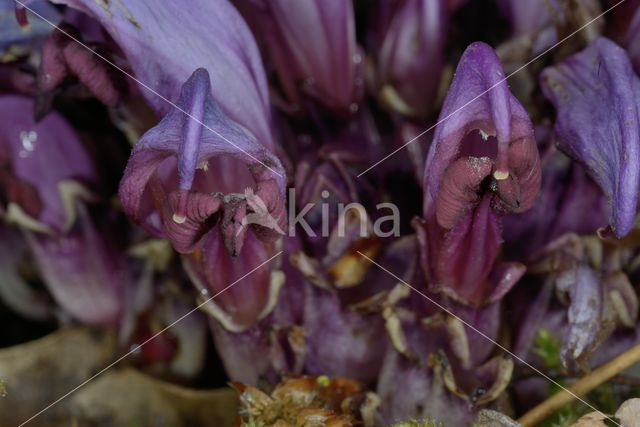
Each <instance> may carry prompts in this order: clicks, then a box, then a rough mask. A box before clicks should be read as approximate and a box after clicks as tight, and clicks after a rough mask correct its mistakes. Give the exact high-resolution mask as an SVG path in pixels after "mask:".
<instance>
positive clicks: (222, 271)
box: [183, 233, 281, 332]
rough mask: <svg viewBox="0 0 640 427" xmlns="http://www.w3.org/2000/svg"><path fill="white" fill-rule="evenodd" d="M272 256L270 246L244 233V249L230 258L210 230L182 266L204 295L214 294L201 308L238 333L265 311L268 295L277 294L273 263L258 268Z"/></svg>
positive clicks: (260, 316)
mask: <svg viewBox="0 0 640 427" xmlns="http://www.w3.org/2000/svg"><path fill="white" fill-rule="evenodd" d="M273 255H274V252H273V248H271V247H269V246H268V245H265V244H263V243H261V242H260V241H258V240H257V239H256V238H255V237H254V236H253V234H248V235H247V237H246V241H245V242H244V250H243V251H242V253H240V254H239V255H238V256H235V257H234V256H232V255H231V254H229V252H228V251H227V250H226V248H225V246H224V241H223V239H222V238H221V236H220V235H219V234H217V233H210V234H208V235H207V236H206V237H205V238H204V240H203V241H202V244H201V246H200V249H199V250H197V251H196V252H194V253H191V254H189V255H185V256H184V257H183V265H184V266H185V269H186V270H187V272H188V273H189V277H190V278H191V280H192V281H193V283H194V284H195V285H196V287H198V288H199V289H200V291H201V292H202V294H203V296H204V297H205V298H210V297H213V296H214V295H217V296H216V297H215V298H214V299H213V300H211V301H210V302H208V303H207V305H206V306H205V307H204V309H205V310H206V311H208V312H209V313H210V314H212V315H213V316H214V317H215V318H216V319H217V320H218V321H219V322H221V323H222V325H223V326H224V327H225V328H226V329H227V330H229V331H232V332H241V331H245V330H246V329H248V328H249V327H250V326H253V325H254V324H255V323H256V322H257V321H258V320H260V319H261V318H263V317H265V316H266V315H267V314H269V311H270V309H271V308H272V307H270V303H271V302H272V301H271V300H270V298H272V297H277V292H278V289H279V288H278V286H279V285H281V283H278V281H277V280H275V279H276V277H274V276H272V271H273V269H274V265H264V266H262V267H259V266H260V265H261V264H262V263H265V262H266V261H267V260H268V259H269V257H271V256H273ZM253 269H255V271H254V272H253V273H252V274H251V276H250V277H247V278H246V279H241V278H242V277H243V276H244V275H246V274H247V273H248V272H249V271H252V270H253ZM231 285H233V286H231ZM227 288H228V289H227ZM223 290H224V292H223Z"/></svg>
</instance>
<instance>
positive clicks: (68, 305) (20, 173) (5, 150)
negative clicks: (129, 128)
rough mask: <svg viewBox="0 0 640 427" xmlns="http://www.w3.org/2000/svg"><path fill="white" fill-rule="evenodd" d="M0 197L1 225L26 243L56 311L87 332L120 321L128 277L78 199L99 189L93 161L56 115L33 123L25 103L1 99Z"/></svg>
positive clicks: (28, 103)
mask: <svg viewBox="0 0 640 427" xmlns="http://www.w3.org/2000/svg"><path fill="white" fill-rule="evenodd" d="M0 109H2V111H3V112H4V114H5V115H4V118H5V120H3V121H2V122H0V162H1V165H2V166H1V168H0V169H1V171H0V190H1V193H2V197H3V199H4V200H3V201H4V204H5V211H4V219H5V220H6V221H8V222H10V223H14V224H16V225H18V226H19V227H20V228H21V229H22V230H23V231H24V232H25V235H26V237H27V242H28V244H29V247H30V249H31V251H32V252H33V254H34V261H35V264H36V266H37V267H38V269H39V271H40V274H41V275H42V278H43V280H44V282H45V283H46V284H47V286H48V287H49V289H50V291H51V293H52V295H53V297H54V298H55V300H56V301H57V303H58V304H59V305H60V306H61V307H63V308H64V309H65V310H66V311H67V312H68V313H69V314H71V315H72V316H73V317H74V318H76V319H79V320H81V321H83V322H86V323H90V324H110V325H114V324H116V323H117V322H118V321H119V320H120V315H121V311H122V309H123V305H124V301H123V297H124V290H125V289H126V287H127V285H128V284H129V283H130V282H129V279H130V277H129V275H128V274H129V272H128V270H127V266H126V265H125V262H124V260H123V257H122V255H121V254H120V253H118V252H117V251H116V250H115V249H114V248H113V247H111V246H110V245H109V244H108V243H107V241H106V239H105V238H104V236H103V235H102V234H101V232H100V231H99V230H98V228H97V226H96V225H95V224H94V222H93V219H92V218H91V217H90V216H89V214H88V211H87V208H86V206H84V203H83V199H84V200H88V199H90V198H92V197H93V196H92V194H91V193H90V192H89V190H88V186H89V185H91V184H93V185H95V183H96V176H95V171H94V168H93V165H92V161H91V158H90V157H89V156H88V154H87V152H86V150H85V148H84V147H83V146H82V144H81V142H80V140H79V139H78V137H77V136H76V135H75V133H74V132H73V130H72V129H71V127H70V126H69V125H68V124H67V123H66V122H65V121H64V120H63V119H62V117H61V116H59V115H58V114H57V113H51V114H49V115H48V116H47V117H45V118H44V119H43V120H41V121H40V122H38V123H35V122H34V120H33V117H32V112H33V102H32V101H31V100H30V99H28V98H23V97H18V96H4V97H1V98H0Z"/></svg>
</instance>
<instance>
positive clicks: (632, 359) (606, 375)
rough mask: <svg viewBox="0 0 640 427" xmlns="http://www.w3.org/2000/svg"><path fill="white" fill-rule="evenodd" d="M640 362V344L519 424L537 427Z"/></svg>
mask: <svg viewBox="0 0 640 427" xmlns="http://www.w3.org/2000/svg"><path fill="white" fill-rule="evenodd" d="M638 361H640V344H638V345H636V346H634V347H631V348H630V349H629V350H627V351H625V352H623V353H621V354H620V355H618V356H616V357H614V358H613V359H611V360H610V361H608V362H607V363H604V364H602V365H600V366H599V367H597V368H596V369H594V370H593V371H592V372H591V373H589V374H587V375H586V376H584V377H582V378H581V379H579V380H578V381H576V382H575V383H573V384H572V385H571V386H570V387H568V388H567V389H563V390H560V391H558V392H557V393H556V394H554V395H553V396H550V397H549V398H548V399H546V400H545V401H544V402H542V403H540V404H539V405H538V406H536V407H535V408H533V409H531V410H530V411H529V412H527V413H526V414H524V415H523V416H522V417H520V419H519V420H518V422H519V423H520V424H522V425H523V426H524V427H533V426H535V425H537V424H538V423H540V422H542V421H544V420H545V419H546V418H547V417H549V416H550V415H551V414H553V413H554V412H556V411H557V410H558V409H560V408H562V407H563V406H564V405H566V404H567V403H570V402H571V401H572V400H574V399H575V398H576V396H578V397H582V396H584V395H585V394H587V393H589V392H590V391H591V390H593V389H594V388H596V387H598V386H599V385H600V384H602V383H603V382H605V381H608V380H610V379H611V378H613V377H614V376H616V375H617V374H618V373H620V372H621V371H624V370H625V369H627V368H628V367H629V366H631V365H633V364H634V363H636V362H638ZM572 393H573V394H572Z"/></svg>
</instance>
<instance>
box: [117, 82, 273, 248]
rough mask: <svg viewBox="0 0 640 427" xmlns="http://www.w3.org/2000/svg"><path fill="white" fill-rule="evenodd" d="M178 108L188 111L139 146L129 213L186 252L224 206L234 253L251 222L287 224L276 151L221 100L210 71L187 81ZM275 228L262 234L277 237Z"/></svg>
mask: <svg viewBox="0 0 640 427" xmlns="http://www.w3.org/2000/svg"><path fill="white" fill-rule="evenodd" d="M178 106H179V107H180V108H181V109H182V111H181V110H178V109H174V110H171V111H170V112H169V113H168V114H167V115H166V116H165V117H164V118H163V119H162V121H161V122H160V123H159V124H158V125H157V126H155V127H154V128H152V129H150V130H149V131H148V132H147V133H145V134H144V135H143V136H142V138H141V139H140V141H138V143H137V144H136V146H135V147H134V150H133V153H132V155H131V158H130V159H129V163H128V165H127V168H126V170H125V173H124V176H123V178H122V181H121V183H120V191H119V194H120V198H121V200H122V204H123V207H124V210H125V212H126V213H127V214H128V215H130V216H131V217H133V219H134V220H135V221H137V222H139V223H140V224H141V225H143V226H144V227H145V228H146V229H147V230H148V231H150V232H152V233H154V234H156V235H159V236H166V237H168V238H169V239H170V240H171V241H172V243H173V244H174V247H175V248H176V249H177V250H179V251H181V252H188V251H191V250H193V249H194V247H195V244H197V241H198V240H199V239H200V237H202V236H203V235H204V233H206V231H207V230H208V229H207V227H208V228H211V226H213V225H214V223H213V222H211V221H209V222H207V220H208V218H209V217H210V216H211V215H212V214H213V213H214V212H216V211H217V210H221V211H223V217H224V221H222V223H221V229H222V230H221V231H222V233H223V234H225V235H226V236H227V237H226V239H227V242H228V247H229V250H230V252H231V253H234V254H237V253H238V252H239V251H240V248H241V246H242V239H241V235H242V234H243V233H244V232H246V230H244V228H246V226H247V225H251V224H253V223H259V224H265V225H266V224H267V223H266V221H267V219H273V221H274V224H268V225H271V226H272V228H273V227H275V226H276V225H277V226H278V227H279V228H280V229H283V228H284V224H285V222H286V212H285V209H284V187H285V177H284V170H283V168H282V166H281V164H280V162H279V160H278V158H277V157H276V156H274V155H273V154H271V153H270V151H269V150H268V149H267V148H265V146H264V145H262V144H261V143H259V142H258V141H256V139H255V137H254V136H253V135H252V134H250V133H249V132H248V131H247V130H246V129H244V128H242V127H241V126H239V125H238V124H236V123H235V122H233V121H232V120H230V119H229V118H228V117H227V116H226V115H224V113H223V112H222V110H220V108H218V106H217V104H215V103H214V101H213V98H212V96H211V91H210V83H209V76H208V73H207V72H206V70H204V69H198V70H196V71H194V73H193V75H192V76H191V77H190V78H189V80H187V82H185V84H184V85H183V88H182V92H181V94H180V99H179V100H178ZM185 112H188V113H189V114H190V115H191V116H192V117H190V116H187V115H186V114H185ZM194 118H195V119H194ZM195 120H198V121H201V122H202V123H204V124H205V125H206V126H207V128H204V129H203V126H202V125H201V124H200V123H198V122H197V121H195ZM252 187H255V191H253V190H251V188H252ZM207 193H208V194H207ZM214 193H215V194H214ZM226 193H230V194H226ZM250 201H251V202H252V203H253V202H255V203H253V204H252V205H251V206H250V209H248V210H247V209H245V210H242V211H240V210H238V209H239V208H240V207H241V206H245V205H246V204H247V203H249V202H250ZM249 204H250V203H249ZM243 209H244V208H243ZM159 211H160V212H161V213H162V224H163V225H162V227H163V228H164V230H161V229H160V228H161V227H160V224H158V223H159V222H160V219H159V218H158V213H159ZM249 213H253V214H255V215H256V217H251V218H250V219H251V221H249V219H246V220H245V218H249V217H248V214H249ZM254 228H255V227H254ZM274 233H275V234H277V233H276V232H275V231H274V232H273V233H271V234H269V233H259V234H258V235H259V236H260V237H262V238H264V239H265V240H269V239H271V238H272V234H274ZM236 237H238V239H236Z"/></svg>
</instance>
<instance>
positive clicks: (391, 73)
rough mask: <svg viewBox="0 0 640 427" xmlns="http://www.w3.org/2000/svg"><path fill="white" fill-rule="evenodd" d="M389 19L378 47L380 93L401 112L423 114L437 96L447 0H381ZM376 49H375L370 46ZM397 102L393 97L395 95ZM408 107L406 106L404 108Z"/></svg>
mask: <svg viewBox="0 0 640 427" xmlns="http://www.w3.org/2000/svg"><path fill="white" fill-rule="evenodd" d="M377 6H378V7H377V8H378V9H380V15H382V16H380V20H381V21H389V22H388V25H387V26H386V27H387V28H379V29H378V30H380V31H382V30H384V31H385V32H384V34H383V35H382V36H383V37H381V38H382V40H381V41H380V43H379V44H380V46H379V48H378V49H377V50H378V51H379V53H378V60H377V67H378V69H377V72H378V76H377V80H378V84H379V85H380V86H381V87H380V90H379V96H380V97H381V98H382V99H383V101H386V102H388V103H389V104H390V106H392V107H394V106H395V107H396V108H395V109H396V110H399V111H400V112H402V113H405V114H409V115H412V116H419V117H425V116H427V115H429V114H431V113H432V110H433V108H434V106H435V103H436V100H437V98H438V94H437V91H438V86H439V84H440V74H441V71H442V66H443V63H444V47H445V43H446V35H447V30H448V26H449V25H448V24H449V16H448V15H449V13H448V8H449V5H448V1H447V0H432V1H422V0H408V1H399V2H380V4H379V5H377ZM371 51H375V49H371ZM389 91H394V92H395V94H397V96H398V97H399V101H400V102H395V101H393V100H392V99H393V97H394V96H395V95H389ZM407 107H408V108H407Z"/></svg>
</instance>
